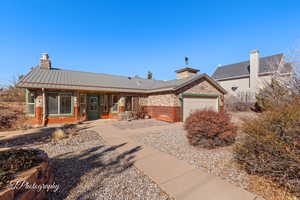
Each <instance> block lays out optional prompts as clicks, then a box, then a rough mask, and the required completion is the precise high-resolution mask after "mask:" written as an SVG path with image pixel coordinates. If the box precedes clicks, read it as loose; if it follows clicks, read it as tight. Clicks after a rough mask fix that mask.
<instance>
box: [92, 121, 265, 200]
mask: <svg viewBox="0 0 300 200" xmlns="http://www.w3.org/2000/svg"><path fill="white" fill-rule="evenodd" d="M112 123H117V121H102V120H96V121H93V122H92V123H91V124H90V125H92V128H91V129H92V130H94V131H97V132H98V133H99V134H100V135H101V136H102V137H103V139H104V140H105V141H106V142H107V143H108V144H109V145H120V144H125V145H123V146H122V147H121V148H119V151H122V152H125V151H132V152H135V153H134V156H135V157H134V159H135V163H134V165H135V167H137V168H138V169H140V170H141V171H142V172H144V173H145V174H146V175H148V176H149V177H151V178H152V180H153V181H154V182H156V183H157V184H158V185H159V186H160V187H161V188H162V189H163V190H164V191H165V192H166V193H168V194H169V195H170V196H171V197H174V198H175V199H177V200H202V199H203V200H254V199H259V198H258V197H257V196H256V195H254V194H252V193H250V192H248V191H245V190H243V189H241V188H239V187H236V186H234V185H232V184H230V183H228V182H226V181H224V180H222V179H220V178H219V177H215V176H213V175H211V174H208V173H206V172H204V171H202V170H201V169H197V168H195V167H193V166H191V165H189V164H187V163H186V162H185V161H182V160H178V159H177V158H175V157H173V156H171V155H169V154H166V153H163V152H161V151H158V150H156V149H153V148H151V147H148V146H144V145H141V144H138V143H137V142H135V141H134V140H132V139H131V138H133V136H134V134H136V130H120V129H118V128H116V127H114V126H112ZM167 126H170V125H167ZM151 128H153V127H151ZM157 128H158V129H161V128H164V127H163V126H159V127H157Z"/></svg>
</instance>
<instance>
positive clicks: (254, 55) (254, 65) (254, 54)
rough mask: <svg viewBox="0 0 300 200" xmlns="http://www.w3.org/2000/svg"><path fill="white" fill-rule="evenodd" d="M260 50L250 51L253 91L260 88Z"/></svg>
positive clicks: (251, 85)
mask: <svg viewBox="0 0 300 200" xmlns="http://www.w3.org/2000/svg"><path fill="white" fill-rule="evenodd" d="M258 72H259V51H258V50H253V51H251V52H250V89H251V91H252V92H257V90H258Z"/></svg>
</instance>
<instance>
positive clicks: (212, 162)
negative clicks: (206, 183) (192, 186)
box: [136, 123, 247, 188]
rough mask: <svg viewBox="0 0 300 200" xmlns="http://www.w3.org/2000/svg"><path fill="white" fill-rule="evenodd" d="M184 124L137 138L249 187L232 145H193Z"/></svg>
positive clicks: (231, 181) (241, 185)
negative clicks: (204, 146)
mask: <svg viewBox="0 0 300 200" xmlns="http://www.w3.org/2000/svg"><path fill="white" fill-rule="evenodd" d="M182 126H183V125H182V123H177V124H176V125H175V126H170V128H169V129H164V130H161V131H149V134H146V135H145V134H143V135H140V136H138V137H137V138H136V140H137V141H139V142H140V143H142V144H145V145H149V146H152V147H154V148H156V149H158V150H160V151H163V152H166V153H168V154H171V155H173V156H175V157H177V158H178V159H181V160H185V161H187V162H188V163H190V164H191V165H193V166H195V167H197V168H202V169H205V170H206V171H208V172H209V173H211V174H214V175H216V176H220V177H221V178H223V179H226V180H227V181H229V182H230V183H232V184H235V185H237V186H239V187H242V188H247V174H246V173H245V172H243V171H240V170H239V169H238V168H237V167H236V166H235V165H234V162H233V161H232V159H233V154H232V151H231V148H230V147H226V148H218V149H215V150H206V149H200V148H195V147H192V146H191V145H189V144H188V142H187V139H186V136H185V131H184V129H183V127H182Z"/></svg>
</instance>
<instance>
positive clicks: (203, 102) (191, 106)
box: [183, 94, 219, 121]
mask: <svg viewBox="0 0 300 200" xmlns="http://www.w3.org/2000/svg"><path fill="white" fill-rule="evenodd" d="M203 109H211V110H214V111H216V112H218V111H219V96H218V95H201V94H199V95H184V96H183V121H185V120H186V118H187V117H188V116H189V115H190V114H191V113H193V112H195V111H196V110H203Z"/></svg>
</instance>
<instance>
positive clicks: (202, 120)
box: [184, 110, 237, 148]
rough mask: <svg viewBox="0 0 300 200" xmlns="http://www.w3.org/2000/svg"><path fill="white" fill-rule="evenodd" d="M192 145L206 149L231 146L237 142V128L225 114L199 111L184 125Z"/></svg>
mask: <svg viewBox="0 0 300 200" xmlns="http://www.w3.org/2000/svg"><path fill="white" fill-rule="evenodd" d="M184 129H185V130H186V131H187V138H188V141H189V143H190V144H191V145H193V146H200V147H204V148H214V147H217V146H226V145H230V144H232V143H233V142H234V141H235V138H236V135H237V127H236V126H234V125H233V123H231V122H230V116H229V115H228V114H226V113H224V112H215V111H212V110H199V111H196V112H194V113H192V114H191V115H190V116H189V117H188V118H187V119H186V121H185V123H184Z"/></svg>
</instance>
